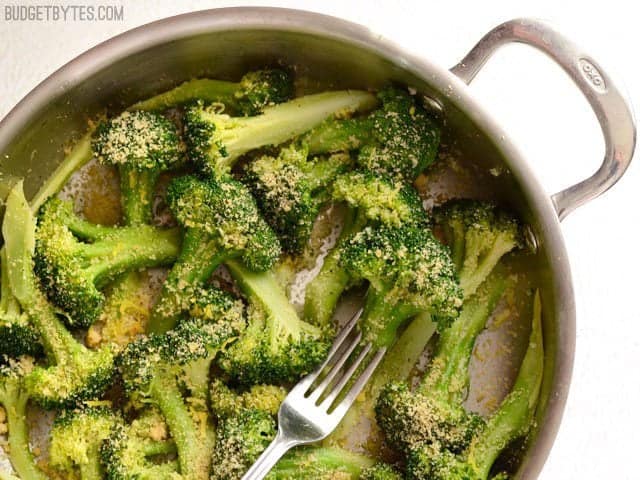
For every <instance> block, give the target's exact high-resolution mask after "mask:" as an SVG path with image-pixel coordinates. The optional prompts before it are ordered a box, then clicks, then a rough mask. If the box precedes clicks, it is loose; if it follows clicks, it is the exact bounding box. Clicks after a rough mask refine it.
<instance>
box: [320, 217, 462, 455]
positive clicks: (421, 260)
mask: <svg viewBox="0 0 640 480" xmlns="http://www.w3.org/2000/svg"><path fill="white" fill-rule="evenodd" d="M340 262H341V263H342V265H343V266H344V268H346V270H347V271H348V272H349V273H350V275H352V276H353V277H354V278H361V279H365V280H368V282H369V288H368V289H367V294H366V300H365V307H364V312H363V314H362V317H361V319H360V325H361V330H362V334H363V343H368V342H371V343H372V344H373V346H374V348H390V347H391V346H392V345H393V344H394V342H395V341H396V338H397V332H398V330H399V329H400V328H401V327H402V326H403V325H404V323H405V322H406V321H407V320H409V319H410V318H412V317H413V316H415V315H418V314H420V313H425V312H426V313H428V314H430V315H431V316H432V317H433V318H436V319H437V320H438V322H439V329H440V330H441V331H443V330H445V329H446V328H447V327H448V326H449V325H450V324H451V322H453V321H454V320H455V319H456V318H457V317H458V314H459V311H460V307H461V306H462V292H461V291H460V287H459V286H458V283H457V280H456V275H455V269H454V266H453V262H451V259H450V258H449V254H448V251H447V248H446V247H445V246H443V245H442V244H441V243H440V242H438V240H436V239H435V237H434V236H433V235H432V234H431V232H430V231H429V230H428V229H425V228H424V227H408V226H405V227H399V228H391V227H378V228H372V227H367V228H365V229H364V230H362V231H361V232H359V233H357V234H356V235H354V236H353V237H352V238H351V239H350V240H348V241H347V242H346V244H345V245H344V246H343V248H342V251H341V253H340ZM374 387H375V388H376V389H379V388H380V387H381V385H380V384H379V383H378V382H376V383H375V384H374V383H368V384H367V386H366V387H365V389H364V391H363V392H362V394H361V398H366V399H367V401H366V402H359V403H356V404H355V405H354V406H353V407H352V408H351V410H350V412H349V413H348V414H347V418H345V420H343V422H342V424H341V425H340V426H339V427H338V429H337V430H336V431H335V432H334V433H333V434H332V435H331V437H330V439H329V442H330V443H331V444H339V443H341V442H342V441H343V440H345V439H346V437H347V436H348V435H349V433H350V431H351V427H352V426H353V425H352V423H353V422H357V421H358V420H359V418H360V417H361V416H363V415H370V416H372V415H371V414H372V413H373V405H374V402H375V399H376V398H377V396H378V391H373V388H374Z"/></svg>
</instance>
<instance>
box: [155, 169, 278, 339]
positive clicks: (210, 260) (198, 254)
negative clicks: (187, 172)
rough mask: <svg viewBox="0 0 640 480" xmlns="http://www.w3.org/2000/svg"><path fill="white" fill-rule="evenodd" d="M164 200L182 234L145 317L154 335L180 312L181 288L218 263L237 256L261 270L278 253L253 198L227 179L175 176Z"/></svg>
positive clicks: (193, 284) (196, 282)
mask: <svg viewBox="0 0 640 480" xmlns="http://www.w3.org/2000/svg"><path fill="white" fill-rule="evenodd" d="M167 201H168V203H169V207H170V208H171V211H172V212H173V214H174V215H175V217H176V219H177V220H178V223H180V224H181V225H182V226H183V227H184V238H183V242H182V250H181V252H180V256H179V257H178V260H177V262H176V263H175V264H174V266H173V268H172V269H171V271H170V272H169V276H168V277H167V280H166V282H165V283H164V285H163V289H162V293H161V295H160V298H159V300H158V302H157V303H156V305H155V307H154V310H153V312H152V316H151V319H150V321H149V331H151V332H156V333H162V332H166V331H167V330H169V329H171V328H173V326H174V325H175V324H176V321H177V319H178V317H179V315H180V313H181V312H183V311H184V310H185V308H186V306H187V305H185V300H186V301H187V302H188V298H185V295H183V293H182V292H183V291H184V290H185V289H186V290H187V291H190V289H192V288H195V287H198V286H199V285H200V284H201V283H202V282H204V281H205V280H207V279H208V278H209V277H210V276H211V274H212V273H213V271H214V270H215V269H216V268H217V267H218V266H219V265H221V264H222V263H224V262H226V261H228V260H230V259H233V258H239V259H240V260H241V261H242V263H243V264H244V265H246V266H247V267H248V268H249V269H250V270H255V271H265V270H268V269H269V268H271V267H272V266H273V264H274V263H275V261H276V260H277V259H278V256H279V255H280V243H279V242H278V238H277V237H276V235H275V234H274V233H273V231H272V230H271V228H270V227H269V225H267V223H266V222H265V221H264V219H263V218H262V217H261V216H260V213H259V211H258V207H257V206H256V203H255V200H254V199H253V197H252V196H251V194H250V193H249V191H248V190H247V188H246V187H245V186H244V185H242V184H241V183H239V182H236V181H235V180H233V179H231V178H228V177H227V178H220V179H213V178H211V179H208V180H200V179H198V178H197V177H194V176H184V177H179V178H176V179H174V180H173V181H172V182H171V183H170V184H169V189H168V192H167ZM191 291H192V290H191ZM186 297H188V295H187V296H186Z"/></svg>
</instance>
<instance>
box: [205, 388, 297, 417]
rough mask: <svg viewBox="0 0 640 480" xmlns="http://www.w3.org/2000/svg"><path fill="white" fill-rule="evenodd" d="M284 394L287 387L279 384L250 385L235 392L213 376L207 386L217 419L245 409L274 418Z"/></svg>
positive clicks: (212, 409) (212, 408)
mask: <svg viewBox="0 0 640 480" xmlns="http://www.w3.org/2000/svg"><path fill="white" fill-rule="evenodd" d="M286 396H287V389H286V388H284V387H281V386H279V385H264V384H262V385H252V386H251V387H250V388H249V389H248V390H245V391H242V392H236V391H234V390H232V389H231V388H229V387H228V386H227V385H226V384H225V383H224V382H223V381H222V380H220V379H219V378H215V379H213V380H212V381H211V384H210V386H209V402H210V406H211V411H212V412H213V413H214V414H215V415H216V417H217V418H219V419H223V418H227V417H231V416H234V415H237V414H239V412H241V411H242V410H246V409H256V410H262V411H263V412H267V413H269V414H270V415H271V416H273V417H274V418H275V416H276V415H277V414H278V410H279V409H280V404H281V403H282V402H283V401H284V399H285V397H286Z"/></svg>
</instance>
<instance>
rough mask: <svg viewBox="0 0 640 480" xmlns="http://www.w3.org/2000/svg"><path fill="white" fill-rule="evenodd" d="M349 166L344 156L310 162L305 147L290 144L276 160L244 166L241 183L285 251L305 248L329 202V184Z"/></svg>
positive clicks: (349, 159) (297, 251)
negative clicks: (322, 208)
mask: <svg viewBox="0 0 640 480" xmlns="http://www.w3.org/2000/svg"><path fill="white" fill-rule="evenodd" d="M350 164H351V158H350V157H349V156H348V155H346V154H337V155H332V156H331V157H329V158H327V159H316V160H312V159H309V158H308V156H307V149H306V148H305V147H300V146H297V145H295V144H293V145H290V146H289V147H285V148H283V149H282V150H280V154H279V155H278V156H277V157H271V156H263V157H260V158H258V159H257V160H255V161H253V162H251V163H250V164H249V165H248V166H247V171H246V174H245V176H244V179H243V181H244V182H245V183H246V184H247V185H248V186H249V188H250V189H251V192H252V193H253V195H254V196H255V198H256V200H257V202H258V206H259V207H260V209H261V211H262V212H263V213H264V216H265V218H266V220H267V222H269V225H271V227H272V228H273V229H274V231H275V232H276V234H277V235H278V237H279V238H280V241H281V243H282V246H283V248H284V250H285V251H287V252H290V253H300V252H301V251H302V250H303V249H304V248H305V246H306V245H307V243H308V242H309V237H310V236H311V230H312V228H313V223H314V222H315V220H316V217H317V216H318V213H319V211H320V208H321V207H322V206H323V205H324V204H325V203H326V202H327V201H328V200H329V199H330V196H329V192H330V187H331V183H332V181H333V180H334V179H335V177H336V175H338V174H339V173H341V172H343V171H345V170H346V169H348V168H349V166H350Z"/></svg>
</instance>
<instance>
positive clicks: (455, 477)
mask: <svg viewBox="0 0 640 480" xmlns="http://www.w3.org/2000/svg"><path fill="white" fill-rule="evenodd" d="M533 310H534V314H533V320H532V326H531V335H530V338H529V347H528V348H527V352H526V354H525V356H524V359H523V361H522V364H521V365H520V371H519V372H518V376H517V378H516V381H515V384H514V386H513V388H512V390H511V392H510V393H509V395H507V397H506V398H505V399H504V400H503V401H502V404H501V405H500V407H499V408H498V410H497V411H496V412H495V413H493V415H491V417H490V418H489V419H488V420H487V421H486V423H485V424H483V425H482V426H481V428H479V429H478V430H477V431H476V433H475V434H474V436H473V438H472V440H471V442H470V444H469V446H468V447H467V448H466V449H465V450H464V451H462V452H455V451H452V450H450V449H448V448H446V447H445V446H443V445H441V444H439V443H422V444H418V445H416V446H415V447H414V448H413V449H412V450H411V452H410V455H409V460H408V465H407V473H408V478H410V479H415V480H422V479H424V478H432V479H434V480H487V479H488V478H489V474H490V471H491V468H492V466H493V464H494V462H495V460H496V459H497V458H498V456H499V455H500V452H502V450H504V449H505V448H506V447H507V446H508V445H509V444H510V443H511V442H512V441H514V440H515V439H517V438H520V437H522V436H524V435H526V434H527V433H528V432H529V429H530V428H531V425H532V422H533V417H534V414H535V411H536V406H537V402H538V396H539V393H540V385H541V384H542V376H543V370H544V347H543V339H542V325H541V306H540V298H539V296H536V299H535V302H534V309H533ZM493 478H494V479H497V478H500V479H505V478H508V476H507V475H506V474H504V473H501V474H498V476H496V477H493Z"/></svg>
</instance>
